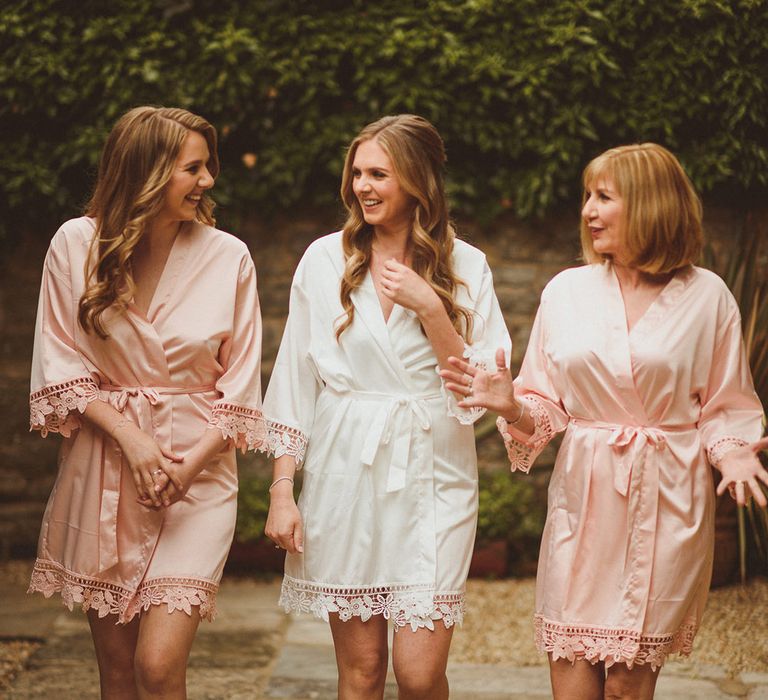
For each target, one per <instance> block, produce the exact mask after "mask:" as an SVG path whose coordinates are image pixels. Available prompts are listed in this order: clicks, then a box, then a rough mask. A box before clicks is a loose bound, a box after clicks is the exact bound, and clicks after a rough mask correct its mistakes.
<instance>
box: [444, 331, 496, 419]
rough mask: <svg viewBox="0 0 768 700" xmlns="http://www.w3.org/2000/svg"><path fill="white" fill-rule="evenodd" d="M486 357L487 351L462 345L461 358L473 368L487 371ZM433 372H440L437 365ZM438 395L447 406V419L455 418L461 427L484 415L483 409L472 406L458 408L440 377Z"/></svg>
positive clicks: (488, 360)
mask: <svg viewBox="0 0 768 700" xmlns="http://www.w3.org/2000/svg"><path fill="white" fill-rule="evenodd" d="M488 355H489V352H488V351H487V350H478V349H476V348H473V347H472V346H471V345H467V344H466V343H465V345H464V354H463V357H464V359H465V360H466V361H467V362H468V363H469V364H470V365H472V366H473V367H477V368H478V369H482V370H486V371H487V369H488V367H489V366H490V364H491V362H490V360H491V358H489V356H488ZM435 372H438V373H439V372H440V366H439V365H438V366H436V367H435ZM440 393H441V394H442V395H443V399H444V400H445V403H446V404H447V406H448V417H449V418H455V419H456V420H457V421H459V423H461V424H462V425H472V424H473V423H475V422H476V421H477V419H478V418H480V416H482V415H483V414H484V413H485V409H484V408H481V407H479V406H473V407H472V408H462V407H461V406H459V405H458V404H457V401H456V397H455V396H454V394H453V392H452V391H449V390H448V389H446V387H445V381H444V380H443V378H442V377H441V378H440Z"/></svg>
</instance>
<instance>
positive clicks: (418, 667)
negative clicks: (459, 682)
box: [394, 659, 448, 700]
mask: <svg viewBox="0 0 768 700" xmlns="http://www.w3.org/2000/svg"><path fill="white" fill-rule="evenodd" d="M408 661H409V662H407V663H395V669H394V670H395V678H396V680H397V689H398V691H399V693H400V697H401V698H407V699H408V700H421V699H422V698H424V700H428V699H429V700H431V698H438V697H448V679H447V678H446V675H445V666H442V665H439V664H431V665H430V664H426V663H423V662H424V661H425V660H424V659H422V663H418V664H414V663H412V660H408Z"/></svg>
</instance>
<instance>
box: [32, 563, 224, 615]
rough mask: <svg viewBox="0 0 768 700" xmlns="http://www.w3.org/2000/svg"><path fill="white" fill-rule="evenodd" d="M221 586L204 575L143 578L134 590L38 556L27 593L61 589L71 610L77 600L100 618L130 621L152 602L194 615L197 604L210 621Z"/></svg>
mask: <svg viewBox="0 0 768 700" xmlns="http://www.w3.org/2000/svg"><path fill="white" fill-rule="evenodd" d="M218 588H219V587H218V585H217V584H215V583H213V582H211V581H207V580H205V579H193V578H174V577H163V578H155V579H149V580H147V581H143V582H142V583H141V585H140V586H139V588H138V589H137V590H135V591H131V590H129V589H128V588H125V587H124V586H119V585H117V584H114V583H108V582H107V581H99V580H98V579H95V578H90V577H87V576H81V575H80V574H76V573H74V572H72V571H67V570H66V569H65V568H63V567H62V566H59V565H58V564H56V563H54V562H51V561H44V560H42V559H38V560H37V561H36V562H35V567H34V570H33V571H32V578H31V580H30V583H29V588H28V590H27V593H42V594H43V595H44V596H45V597H46V598H50V597H51V596H52V595H53V594H54V593H60V594H61V600H62V602H63V603H64V605H66V606H67V608H69V610H73V609H74V606H75V604H77V605H79V606H80V608H81V609H82V610H83V612H86V611H87V610H91V609H93V610H95V611H96V612H97V614H98V616H99V617H100V618H101V617H106V616H107V615H117V618H118V622H120V623H126V622H130V621H131V620H132V619H133V617H134V616H136V615H137V614H138V613H140V612H142V611H145V610H149V608H150V606H152V605H166V606H167V607H168V612H169V613H172V612H173V611H174V610H183V611H184V612H185V613H187V615H191V614H192V607H193V606H197V607H198V613H199V615H200V617H201V618H202V619H204V620H209V621H211V620H213V619H214V618H215V617H216V592H217V591H218Z"/></svg>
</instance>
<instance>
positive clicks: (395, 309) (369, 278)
mask: <svg viewBox="0 0 768 700" xmlns="http://www.w3.org/2000/svg"><path fill="white" fill-rule="evenodd" d="M365 283H366V284H367V286H368V287H369V289H370V292H371V294H373V298H374V301H375V302H376V306H377V307H378V309H379V315H380V316H381V320H382V322H383V323H384V327H385V328H386V329H387V330H389V329H390V328H391V326H392V319H393V317H394V316H395V315H396V314H399V310H400V309H402V308H403V307H402V306H401V305H400V304H398V303H397V302H394V303H393V304H392V309H391V310H390V312H389V316H386V315H385V314H384V307H383V306H382V305H381V299H379V295H378V293H377V292H376V285H375V284H374V282H373V273H372V272H371V269H370V268H368V272H367V273H366V275H365Z"/></svg>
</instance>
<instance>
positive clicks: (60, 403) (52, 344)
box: [29, 231, 99, 437]
mask: <svg viewBox="0 0 768 700" xmlns="http://www.w3.org/2000/svg"><path fill="white" fill-rule="evenodd" d="M78 302H79V300H78V299H75V298H74V296H73V293H72V283H71V274H70V267H69V256H68V252H67V247H66V241H65V240H64V235H63V232H62V231H59V233H58V234H57V235H56V236H55V237H54V239H53V240H52V241H51V245H50V248H49V249H48V253H47V255H46V258H45V263H44V265H43V277H42V282H41V285H40V297H39V301H38V307H37V320H36V323H35V341H34V348H33V351H32V376H31V381H30V397H29V427H30V430H39V431H40V434H41V435H42V436H43V437H45V436H46V435H47V434H48V433H49V432H50V433H61V434H62V435H64V436H65V437H68V436H69V435H71V433H72V431H73V430H76V429H78V428H79V427H80V425H81V419H80V414H81V413H82V412H83V411H85V409H86V407H87V406H88V404H89V403H90V402H91V401H94V400H96V399H97V398H98V396H99V394H98V384H97V383H96V381H95V379H94V377H93V375H92V374H91V372H90V371H89V370H88V368H87V367H86V364H85V362H84V361H83V358H82V356H81V354H80V353H79V352H78V350H77V346H76V342H75V324H76V323H77V322H78V321H77V305H78Z"/></svg>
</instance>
